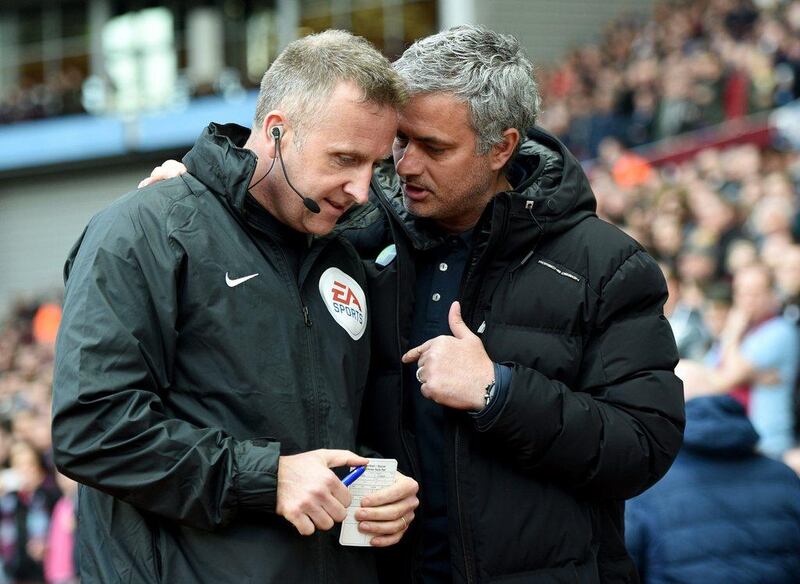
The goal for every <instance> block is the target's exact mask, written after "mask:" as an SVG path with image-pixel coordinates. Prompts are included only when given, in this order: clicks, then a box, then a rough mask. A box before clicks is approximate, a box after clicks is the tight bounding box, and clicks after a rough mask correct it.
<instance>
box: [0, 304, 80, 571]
mask: <svg viewBox="0 0 800 584" xmlns="http://www.w3.org/2000/svg"><path fill="white" fill-rule="evenodd" d="M60 319H61V308H60V306H59V304H58V303H54V302H31V303H20V304H18V305H17V306H16V307H14V309H13V310H12V312H11V315H10V316H9V318H8V319H7V321H6V322H5V324H4V326H3V327H2V328H0V565H2V569H1V570H0V583H2V584H5V583H6V582H8V583H18V584H22V583H29V584H33V583H40V582H47V583H48V584H72V583H74V582H76V581H77V579H76V562H75V550H74V541H75V539H74V536H75V530H76V528H77V522H76V518H75V511H74V510H75V500H74V499H75V496H76V491H77V488H76V485H75V483H74V482H73V481H71V480H70V479H68V478H67V477H65V476H63V475H60V474H59V473H58V472H56V470H55V468H54V466H53V461H52V455H51V437H50V398H51V387H52V381H53V348H54V343H55V336H56V332H57V330H58V324H59V322H60Z"/></svg>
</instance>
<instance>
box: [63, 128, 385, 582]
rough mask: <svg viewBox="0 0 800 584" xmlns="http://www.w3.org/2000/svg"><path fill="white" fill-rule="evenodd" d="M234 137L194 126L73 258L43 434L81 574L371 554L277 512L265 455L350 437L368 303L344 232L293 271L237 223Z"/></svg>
mask: <svg viewBox="0 0 800 584" xmlns="http://www.w3.org/2000/svg"><path fill="white" fill-rule="evenodd" d="M247 133H248V132H247V130H245V129H244V128H238V127H234V126H215V125H212V126H210V127H209V129H208V130H207V132H206V133H205V134H204V135H203V136H202V137H201V138H200V140H199V141H198V142H197V144H196V145H195V147H194V149H193V150H192V151H191V152H190V153H189V155H188V156H187V157H186V158H185V159H184V162H185V163H186V165H187V166H188V168H189V171H190V173H191V174H187V175H184V176H183V177H179V178H176V179H172V180H168V181H165V182H161V183H158V184H157V185H155V186H153V187H148V188H146V189H144V190H142V191H138V192H135V193H131V194H129V195H127V196H125V197H123V198H122V199H120V200H119V201H117V202H116V203H114V204H112V205H111V206H110V207H108V208H107V209H105V210H104V211H101V212H100V213H99V214H98V215H96V216H95V217H94V218H93V219H92V220H91V222H90V223H89V226H88V227H87V229H86V231H85V233H84V234H83V236H82V238H81V240H80V242H79V243H78V245H77V246H76V247H75V249H74V250H73V252H72V254H71V255H70V259H69V261H68V264H67V268H66V275H67V289H66V299H65V305H64V317H63V322H62V324H61V331H60V334H59V338H58V343H57V348H56V353H57V355H56V361H57V363H56V372H55V381H54V402H53V416H54V417H53V446H54V450H55V460H56V464H57V465H58V467H59V469H60V470H61V471H62V472H64V473H65V474H67V475H69V476H71V477H73V478H74V479H76V480H78V481H79V482H81V483H83V485H84V486H82V487H81V489H80V495H79V513H80V542H79V547H80V566H81V582H83V583H84V584H94V583H102V584H111V583H125V584H138V583H156V582H163V583H167V584H195V583H208V584H222V583H231V584H246V583H259V584H263V583H270V582H280V583H283V584H294V583H324V582H330V583H333V582H359V583H360V582H365V583H370V582H374V581H375V567H374V561H373V555H372V553H371V550H368V549H361V548H353V547H342V546H340V545H339V544H338V541H337V535H338V534H337V533H336V532H335V531H331V532H326V533H320V532H317V533H316V534H315V535H313V536H311V537H303V536H300V535H299V534H298V533H297V531H296V530H295V529H294V527H292V526H291V525H290V524H289V523H288V522H287V521H286V520H284V519H283V518H282V517H280V516H278V515H276V514H275V498H276V482H277V481H276V472H277V468H278V456H279V455H286V454H296V453H298V452H301V451H308V450H313V449H316V448H346V449H354V448H355V447H356V428H357V420H358V414H359V410H360V404H361V399H362V394H363V391H364V389H365V383H366V378H367V367H368V361H369V343H370V340H369V330H368V329H367V325H368V323H369V322H370V317H369V315H368V310H369V309H368V306H367V304H366V298H365V296H364V292H363V291H364V290H365V289H366V282H365V275H364V269H363V267H362V264H361V262H360V261H359V258H358V256H357V255H356V253H355V250H354V249H353V248H352V246H351V245H350V243H349V242H347V241H345V240H344V239H343V238H342V237H341V236H340V235H337V234H334V235H332V236H328V237H324V238H317V239H316V240H315V241H314V243H313V244H312V245H311V246H310V248H309V249H308V250H307V252H306V253H305V259H304V260H303V263H302V266H301V267H300V274H299V281H298V278H297V277H296V275H295V273H294V270H292V269H290V267H289V266H288V264H287V262H286V258H285V257H284V255H283V253H282V250H281V249H280V248H279V247H278V246H277V245H276V243H275V242H274V241H273V240H272V239H271V238H270V237H269V236H268V235H267V234H266V233H264V232H262V231H260V230H259V229H258V228H257V226H256V225H254V224H253V223H252V222H249V221H247V220H246V218H245V216H244V208H245V207H244V200H245V197H246V195H247V186H248V184H250V179H251V176H252V174H253V170H254V168H255V157H254V155H253V154H252V153H251V152H250V151H248V150H244V149H242V148H238V147H237V145H242V144H243V143H244V141H245V139H246V137H247ZM337 315H338V319H337ZM347 319H350V320H349V321H348V320H347Z"/></svg>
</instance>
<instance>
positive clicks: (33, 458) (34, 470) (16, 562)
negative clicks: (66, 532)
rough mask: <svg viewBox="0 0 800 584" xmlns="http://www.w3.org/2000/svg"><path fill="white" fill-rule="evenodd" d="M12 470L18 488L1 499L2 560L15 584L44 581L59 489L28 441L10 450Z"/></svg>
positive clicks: (0, 538)
mask: <svg viewBox="0 0 800 584" xmlns="http://www.w3.org/2000/svg"><path fill="white" fill-rule="evenodd" d="M11 469H12V470H13V471H14V472H15V473H16V475H17V481H18V486H17V488H16V490H13V491H11V492H9V493H6V494H5V495H3V496H2V498H0V557H2V560H3V565H4V568H5V572H6V575H7V576H8V577H9V578H10V579H11V580H12V581H14V582H19V583H23V582H24V583H26V584H34V583H41V582H44V569H43V563H42V561H43V559H44V552H45V544H46V541H47V530H48V526H49V523H50V516H51V514H52V511H53V506H54V505H55V503H56V500H57V499H58V497H59V492H58V488H57V487H56V485H55V484H54V482H53V479H52V476H51V475H49V474H48V470H47V467H46V465H45V461H44V459H43V458H42V456H41V455H40V453H39V452H38V451H37V450H36V449H35V448H34V447H33V445H31V444H29V443H28V442H24V441H18V442H16V443H14V445H13V446H12V447H11Z"/></svg>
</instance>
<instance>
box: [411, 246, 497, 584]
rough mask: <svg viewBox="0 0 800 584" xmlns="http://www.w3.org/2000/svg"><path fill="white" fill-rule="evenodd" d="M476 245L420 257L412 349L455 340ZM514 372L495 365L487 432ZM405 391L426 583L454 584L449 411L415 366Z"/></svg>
mask: <svg viewBox="0 0 800 584" xmlns="http://www.w3.org/2000/svg"><path fill="white" fill-rule="evenodd" d="M471 244H472V232H471V231H469V232H467V233H463V234H461V235H451V236H449V237H447V238H446V239H445V241H444V243H443V244H441V245H439V246H437V247H436V248H434V249H431V250H428V251H424V252H417V255H416V271H417V285H416V290H415V302H416V304H415V306H414V315H413V319H412V323H411V335H410V339H409V340H410V343H409V347H416V346H418V345H421V344H422V343H424V342H425V341H427V340H429V339H432V338H434V337H437V336H439V335H452V332H451V331H450V324H449V322H448V320H447V315H448V313H449V311H450V305H451V304H452V303H453V302H454V301H455V300H457V299H458V290H459V286H460V284H461V276H462V275H463V273H464V268H465V266H466V263H467V260H468V259H469V253H470V249H471ZM510 378H511V370H510V369H509V368H508V367H505V366H502V365H495V379H496V380H497V390H496V392H495V396H494V398H493V400H492V401H491V403H490V405H489V407H487V408H486V409H485V410H483V411H481V412H479V413H476V414H473V415H474V416H475V418H476V423H477V424H478V427H479V428H480V427H485V426H486V425H488V424H489V422H490V421H491V418H492V417H494V416H495V415H496V414H497V412H499V410H500V409H502V402H503V401H504V400H505V393H506V391H507V387H508V384H509V383H510ZM405 379H406V384H407V385H408V387H407V388H406V390H408V391H411V394H412V395H413V396H414V397H413V400H412V403H413V420H414V432H415V434H416V442H417V445H418V448H417V450H418V452H419V462H420V473H421V477H420V479H421V480H420V483H421V484H420V490H419V499H420V509H419V519H418V521H419V522H420V525H421V532H422V546H421V549H422V554H423V557H422V573H421V576H422V582H423V583H424V584H450V583H452V575H451V571H450V548H449V540H448V529H447V478H446V473H445V458H444V408H443V407H442V406H440V405H438V404H436V403H435V402H433V401H431V400H429V399H427V398H425V397H424V396H423V395H422V393H421V391H420V384H419V382H418V381H417V379H416V365H415V364H412V365H408V366H407V370H406V375H405Z"/></svg>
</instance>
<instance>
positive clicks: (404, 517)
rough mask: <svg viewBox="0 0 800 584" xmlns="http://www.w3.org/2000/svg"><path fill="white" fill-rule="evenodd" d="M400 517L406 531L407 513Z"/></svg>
mask: <svg viewBox="0 0 800 584" xmlns="http://www.w3.org/2000/svg"><path fill="white" fill-rule="evenodd" d="M400 519H402V520H403V531H405V530H406V529H408V521H406V516H405V515H401V516H400Z"/></svg>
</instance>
